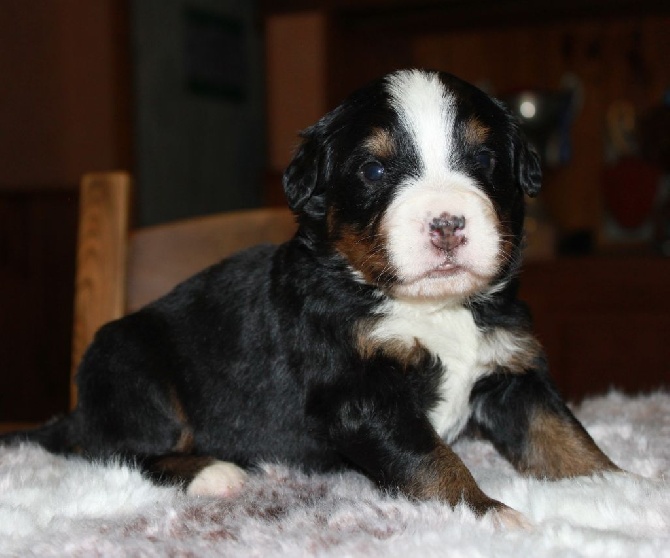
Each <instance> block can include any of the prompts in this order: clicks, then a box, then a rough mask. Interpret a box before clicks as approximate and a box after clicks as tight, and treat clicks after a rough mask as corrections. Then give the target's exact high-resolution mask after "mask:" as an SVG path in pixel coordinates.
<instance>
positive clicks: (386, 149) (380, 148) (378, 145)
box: [365, 128, 396, 159]
mask: <svg viewBox="0 0 670 558" xmlns="http://www.w3.org/2000/svg"><path fill="white" fill-rule="evenodd" d="M365 147H366V148H367V149H368V150H369V151H370V153H371V154H372V155H374V156H375V157H378V158H379V159H388V158H390V157H393V155H395V152H396V145H395V141H394V140H393V137H392V136H391V134H390V133H389V132H388V130H384V129H383V128H375V129H374V131H373V132H372V135H371V136H370V137H369V138H368V139H367V140H366V141H365Z"/></svg>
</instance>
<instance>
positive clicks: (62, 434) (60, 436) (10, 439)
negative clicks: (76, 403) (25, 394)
mask: <svg viewBox="0 0 670 558" xmlns="http://www.w3.org/2000/svg"><path fill="white" fill-rule="evenodd" d="M74 430H75V429H74V415H72V414H70V415H66V416H62V417H57V418H55V419H52V420H50V421H49V422H47V423H46V424H44V425H42V426H38V427H37V428H33V429H30V430H19V431H16V432H8V433H6V434H1V435H0V446H17V445H20V444H22V443H34V444H39V445H40V446H42V447H43V448H44V449H46V450H47V451H50V452H52V453H60V454H68V453H73V452H75V451H76V440H75V436H74V434H75V432H74Z"/></svg>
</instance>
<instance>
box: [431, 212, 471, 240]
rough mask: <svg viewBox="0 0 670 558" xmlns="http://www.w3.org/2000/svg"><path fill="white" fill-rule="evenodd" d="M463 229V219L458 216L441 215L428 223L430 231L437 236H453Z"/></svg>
mask: <svg viewBox="0 0 670 558" xmlns="http://www.w3.org/2000/svg"><path fill="white" fill-rule="evenodd" d="M464 228H465V217H463V216H462V215H461V216H458V215H449V214H448V213H442V215H440V216H439V217H435V218H434V219H433V220H432V221H431V223H430V231H431V232H434V231H436V232H438V233H439V234H442V235H446V234H453V233H454V232H456V231H458V230H462V229H464Z"/></svg>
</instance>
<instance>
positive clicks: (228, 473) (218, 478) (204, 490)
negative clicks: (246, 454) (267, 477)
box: [186, 461, 248, 498]
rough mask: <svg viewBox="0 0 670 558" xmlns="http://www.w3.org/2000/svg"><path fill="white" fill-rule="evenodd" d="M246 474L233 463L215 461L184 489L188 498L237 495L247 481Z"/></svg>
mask: <svg viewBox="0 0 670 558" xmlns="http://www.w3.org/2000/svg"><path fill="white" fill-rule="evenodd" d="M247 476H248V475H247V474H246V473H245V472H244V471H243V470H242V469H240V468H239V467H238V466H237V465H235V464H233V463H228V462H226V461H215V462H214V463H212V464H211V465H208V466H207V467H205V468H204V469H203V470H202V471H200V472H199V473H198V474H197V475H196V476H195V477H194V478H193V480H192V481H191V482H190V483H189V485H188V486H187V487H186V494H188V495H189V496H218V497H221V498H229V497H231V496H235V495H237V494H238V493H239V492H240V491H241V490H242V487H243V486H244V483H245V482H246V480H247Z"/></svg>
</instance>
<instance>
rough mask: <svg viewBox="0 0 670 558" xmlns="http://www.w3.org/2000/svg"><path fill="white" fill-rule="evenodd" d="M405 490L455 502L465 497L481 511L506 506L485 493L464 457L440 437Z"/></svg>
mask: <svg viewBox="0 0 670 558" xmlns="http://www.w3.org/2000/svg"><path fill="white" fill-rule="evenodd" d="M404 492H405V493H406V494H407V495H409V496H411V497H414V498H418V499H420V500H430V499H436V500H441V501H444V502H448V503H449V504H450V505H451V506H456V505H457V504H458V503H459V502H461V501H465V503H466V504H467V505H468V506H469V507H470V508H471V509H472V510H473V511H474V512H475V513H476V514H477V515H484V514H485V513H486V512H488V511H490V510H491V509H499V508H502V507H504V506H503V504H501V503H500V502H498V501H497V500H493V499H492V498H489V497H488V496H487V495H486V494H484V492H483V491H482V489H481V488H479V485H478V484H477V482H476V481H475V479H474V477H473V476H472V474H471V473H470V471H469V470H468V468H467V467H466V466H465V464H464V463H463V462H462V461H461V459H460V457H458V455H456V453H454V451H453V450H452V449H451V448H450V447H449V446H448V445H447V444H445V443H444V442H443V441H442V440H440V439H438V440H437V446H436V448H435V449H434V450H433V451H432V452H431V453H430V454H429V455H427V456H426V457H425V458H424V460H423V463H422V464H421V466H420V467H419V469H418V470H417V471H416V473H415V474H414V476H413V478H412V479H411V480H410V481H409V482H408V483H406V485H405V487H404Z"/></svg>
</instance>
